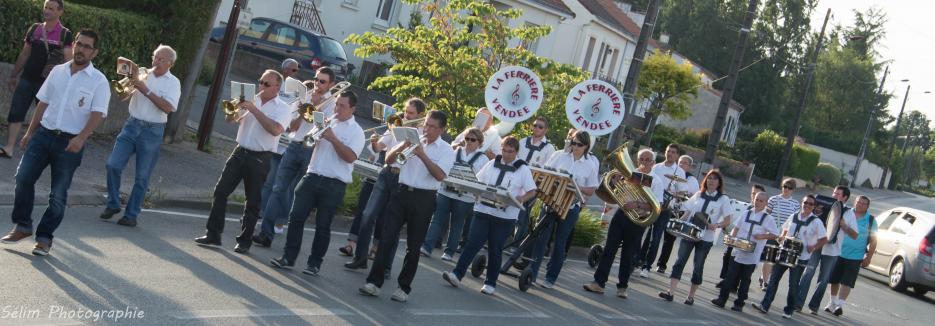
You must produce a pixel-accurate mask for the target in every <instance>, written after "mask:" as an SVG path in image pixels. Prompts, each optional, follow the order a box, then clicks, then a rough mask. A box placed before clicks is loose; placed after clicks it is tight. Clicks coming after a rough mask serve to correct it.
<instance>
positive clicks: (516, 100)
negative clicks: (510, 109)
mask: <svg viewBox="0 0 935 326" xmlns="http://www.w3.org/2000/svg"><path fill="white" fill-rule="evenodd" d="M516 103H519V85H516V88H514V89H513V105H516Z"/></svg>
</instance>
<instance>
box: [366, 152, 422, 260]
mask: <svg viewBox="0 0 935 326" xmlns="http://www.w3.org/2000/svg"><path fill="white" fill-rule="evenodd" d="M398 182H399V173H393V172H392V171H391V169H390V168H387V167H384V168H383V170H380V175H379V176H378V177H377V183H375V184H374V185H373V190H372V191H371V192H370V198H369V200H367V205H366V206H365V207H364V212H363V213H362V214H361V217H360V222H359V224H360V225H359V227H358V229H357V236H356V238H355V237H354V236H350V237H349V238H351V239H352V240H356V241H357V248H354V259H367V256H368V255H369V253H370V238H371V237H373V239H375V240H378V239H382V237H383V230H384V229H385V224H386V218H385V216H387V215H388V211H389V203H390V199H391V198H392V193H393V192H396V190H397V188H398V187H399V183H398ZM431 201H432V204H433V208H432V211H434V209H435V208H434V204H435V198H434V197H433V198H432V200H431ZM430 218H431V217H430ZM397 238H398V236H397ZM377 243H380V242H377ZM391 245H392V246H393V247H392V248H388V249H391V250H392V252H396V245H397V243H396V242H393V243H392V244H391ZM392 265H393V256H392V255H391V256H390V257H389V261H388V262H387V264H386V266H387V268H389V267H390V266H392Z"/></svg>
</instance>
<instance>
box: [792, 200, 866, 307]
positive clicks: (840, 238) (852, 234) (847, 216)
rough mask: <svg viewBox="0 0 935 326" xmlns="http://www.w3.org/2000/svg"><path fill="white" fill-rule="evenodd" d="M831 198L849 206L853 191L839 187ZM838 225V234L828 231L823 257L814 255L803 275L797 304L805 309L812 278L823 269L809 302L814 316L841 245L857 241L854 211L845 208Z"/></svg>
mask: <svg viewBox="0 0 935 326" xmlns="http://www.w3.org/2000/svg"><path fill="white" fill-rule="evenodd" d="M831 197H833V198H834V199H835V200H837V201H840V202H841V203H842V204H847V200H848V199H850V197H851V189H850V188H848V187H846V186H837V187H835V188H834V192H833V193H832V195H831ZM829 219H830V215H829ZM833 223H835V221H825V225H826V226H828V225H832V224H833ZM837 224H838V230H837V231H836V232H835V230H828V233H829V237H828V243H826V244H825V245H824V246H823V247H822V248H821V255H814V254H813V255H812V257H810V259H809V261H808V265H807V266H806V267H805V274H804V275H802V279H801V281H799V296H798V301H797V302H796V304H797V305H798V306H799V307H804V306H805V299H806V297H807V296H808V289H809V286H810V285H811V283H812V277H814V276H815V272H816V271H817V270H818V268H821V273H819V274H818V285H816V286H815V292H814V293H812V300H810V301H809V302H808V309H809V310H811V313H812V314H813V315H815V314H818V308H819V307H820V306H821V300H822V299H823V298H824V297H825V288H827V286H828V280H829V279H830V278H831V272H832V271H833V270H834V265H835V264H836V263H837V260H838V256H840V255H841V244H843V243H844V237H849V238H851V239H857V234H858V232H857V217H856V216H855V215H854V210H853V209H851V208H847V207H845V209H844V211H843V212H842V214H841V220H840V221H837ZM828 228H830V227H828Z"/></svg>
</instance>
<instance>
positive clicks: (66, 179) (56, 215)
mask: <svg viewBox="0 0 935 326" xmlns="http://www.w3.org/2000/svg"><path fill="white" fill-rule="evenodd" d="M69 140H71V138H70V137H66V136H59V135H55V134H53V133H52V132H51V131H49V130H47V129H45V127H42V126H39V130H38V131H36V133H35V134H34V135H33V136H32V139H31V140H30V141H29V146H27V147H26V152H25V153H23V158H22V159H20V161H19V167H17V168H16V189H15V190H14V195H13V196H14V197H13V213H12V214H11V215H10V217H11V219H12V220H13V223H14V224H16V229H17V230H18V231H20V232H30V233H31V232H32V209H33V203H34V202H35V200H36V197H35V196H36V181H37V180H39V177H40V176H42V171H44V170H45V168H46V167H47V166H51V167H52V169H51V174H52V191H51V192H49V207H48V208H46V210H45V213H44V214H42V219H41V220H39V227H38V228H37V229H36V241H37V242H42V243H46V244H51V243H52V233H53V232H55V229H57V228H58V225H59V224H61V223H62V218H64V217H65V204H66V202H67V200H68V188H69V187H71V179H72V177H73V176H74V175H75V170H77V169H78V166H80V165H81V157H82V156H83V155H84V148H82V149H81V150H80V151H78V152H77V153H72V152H66V151H65V147H68V141H69Z"/></svg>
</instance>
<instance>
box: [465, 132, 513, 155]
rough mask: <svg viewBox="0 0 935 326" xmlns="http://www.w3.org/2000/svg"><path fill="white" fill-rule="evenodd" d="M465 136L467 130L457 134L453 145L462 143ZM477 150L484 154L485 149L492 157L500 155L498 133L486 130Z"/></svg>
mask: <svg viewBox="0 0 935 326" xmlns="http://www.w3.org/2000/svg"><path fill="white" fill-rule="evenodd" d="M465 134H467V130H464V131H462V132H461V133H460V134H458V136H456V137H455V140H454V143H455V144H457V143H460V142H461V141H463V140H464V135H465ZM479 149H480V151H481V153H486V152H487V149H490V151H491V152H493V154H494V155H500V133H498V132H497V130H495V129H493V128H490V129H487V131H485V132H484V143H483V144H481V146H480V147H479ZM517 157H519V156H517Z"/></svg>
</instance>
